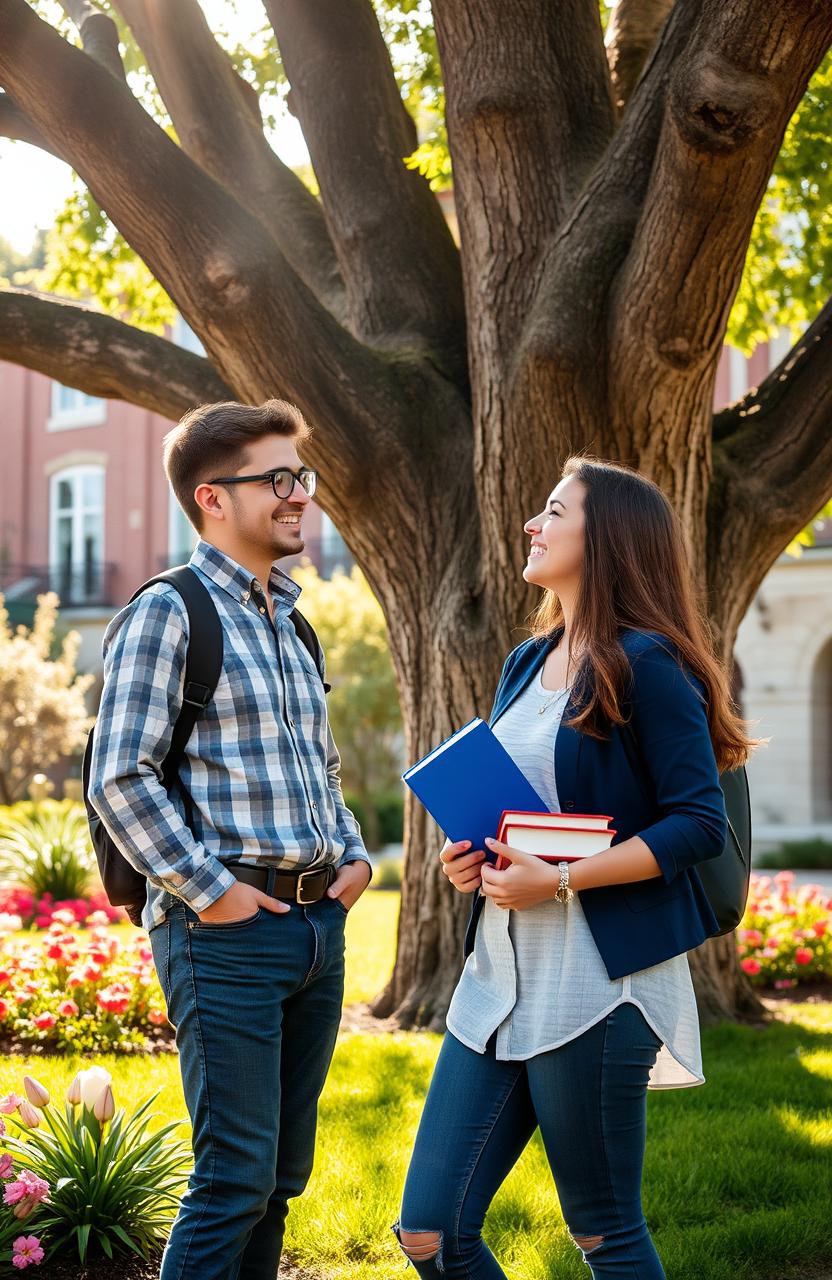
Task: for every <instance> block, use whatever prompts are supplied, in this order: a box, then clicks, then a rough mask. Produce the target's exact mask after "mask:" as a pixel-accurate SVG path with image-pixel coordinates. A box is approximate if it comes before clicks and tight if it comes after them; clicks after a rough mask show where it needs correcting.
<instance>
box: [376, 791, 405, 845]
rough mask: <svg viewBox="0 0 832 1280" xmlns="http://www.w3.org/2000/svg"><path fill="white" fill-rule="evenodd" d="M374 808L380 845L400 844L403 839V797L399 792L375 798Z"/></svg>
mask: <svg viewBox="0 0 832 1280" xmlns="http://www.w3.org/2000/svg"><path fill="white" fill-rule="evenodd" d="M375 806H376V813H377V814H378V834H379V839H380V840H381V843H382V844H383V845H384V844H401V842H402V840H403V839H404V796H403V795H402V794H401V792H400V791H391V792H388V793H386V794H384V795H380V796H376V797H375Z"/></svg>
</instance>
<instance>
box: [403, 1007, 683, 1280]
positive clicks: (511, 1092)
mask: <svg viewBox="0 0 832 1280" xmlns="http://www.w3.org/2000/svg"><path fill="white" fill-rule="evenodd" d="M659 1047H660V1041H659V1039H658V1037H657V1036H656V1035H655V1034H654V1033H653V1031H652V1030H651V1029H650V1027H649V1026H648V1025H647V1023H646V1021H645V1020H644V1017H643V1016H642V1014H641V1012H640V1011H639V1010H638V1009H637V1008H636V1006H635V1005H632V1004H623V1005H619V1006H618V1007H617V1008H615V1009H613V1011H612V1012H611V1013H610V1014H608V1015H607V1017H606V1018H605V1019H603V1020H602V1021H601V1022H598V1023H596V1024H595V1026H593V1027H590V1028H589V1030H587V1031H586V1032H584V1034H583V1035H581V1036H579V1037H577V1038H576V1039H575V1040H571V1041H569V1042H568V1043H567V1044H565V1045H562V1046H561V1047H560V1048H559V1049H554V1050H551V1051H550V1052H548V1053H542V1054H538V1055H537V1056H536V1057H534V1058H529V1059H528V1060H526V1061H521V1062H506V1061H498V1060H497V1059H496V1058H495V1056H494V1043H493V1038H492V1041H491V1042H489V1045H488V1047H487V1049H486V1052H485V1053H484V1054H480V1053H475V1052H474V1051H473V1050H471V1049H468V1048H466V1046H465V1045H463V1044H461V1043H460V1042H459V1041H458V1040H456V1039H455V1038H454V1037H453V1036H452V1035H450V1034H448V1035H446V1037H445V1040H444V1042H443V1045H442V1049H441V1052H440V1054H439V1059H438V1061H437V1064H436V1069H435V1071H434V1075H433V1080H432V1082H431V1086H430V1090H429V1091H428V1096H427V1100H426V1102H425V1108H424V1111H423V1114H422V1119H421V1123H420V1126H419V1132H418V1134H417V1137H416V1144H415V1146H414V1150H413V1156H412V1159H411V1163H410V1168H409V1171H408V1175H407V1180H406V1183H405V1188H404V1194H403V1198H402V1207H401V1214H400V1217H399V1220H398V1221H397V1222H396V1223H395V1224H394V1226H393V1231H394V1232H395V1234H396V1237H397V1239H398V1240H399V1243H400V1245H401V1247H402V1251H403V1253H404V1255H405V1257H406V1258H407V1259H408V1260H409V1262H410V1263H411V1264H412V1266H413V1268H414V1269H415V1271H416V1272H417V1274H418V1275H419V1276H420V1277H423V1278H424V1280H432V1278H434V1277H439V1276H443V1277H446V1280H506V1277H505V1272H504V1271H503V1269H502V1267H501V1266H500V1264H499V1262H498V1261H497V1259H496V1258H495V1256H494V1254H493V1253H492V1251H491V1250H490V1249H489V1247H488V1245H487V1244H486V1243H485V1241H484V1239H483V1235H482V1230H483V1224H484V1221H485V1215H486V1211H487V1209H488V1206H489V1205H490V1203H491V1201H492V1199H493V1198H494V1195H495V1193H496V1191H497V1190H498V1188H499V1187H500V1185H501V1184H502V1182H503V1181H504V1179H505V1178H506V1177H507V1175H508V1174H509V1173H510V1171H511V1169H512V1168H513V1167H514V1165H515V1164H516V1163H517V1160H518V1159H519V1157H520V1155H521V1153H522V1151H523V1149H524V1148H525V1146H526V1145H527V1143H528V1142H529V1140H530V1138H531V1137H532V1135H533V1133H534V1131H535V1129H537V1128H538V1126H539V1128H540V1131H541V1136H542V1139H543V1144H544V1148H545V1151H546V1155H547V1158H548V1160H549V1165H550V1167H551V1170H552V1175H553V1177H554V1181H555V1185H556V1188H557V1194H558V1198H559V1199H560V1205H561V1212H562V1214H563V1217H564V1219H565V1221H566V1225H567V1227H568V1229H569V1232H570V1234H571V1236H572V1239H573V1240H574V1242H575V1244H576V1246H577V1247H578V1248H579V1249H580V1250H581V1252H582V1254H583V1257H584V1259H585V1261H586V1262H587V1264H588V1267H589V1270H590V1272H591V1274H592V1276H593V1280H664V1271H663V1270H662V1265H661V1263H660V1261H659V1258H658V1255H657V1253H656V1250H655V1248H654V1246H653V1242H652V1240H651V1238H650V1233H649V1231H648V1229H647V1224H646V1222H645V1220H644V1213H643V1211H642V1207H641V1175H642V1165H643V1160H644V1145H645V1133H646V1105H645V1104H646V1091H647V1081H648V1078H649V1074H650V1069H651V1067H652V1066H653V1063H654V1062H655V1059H656V1054H657V1053H658V1050H659ZM552 1210H553V1217H554V1213H555V1195H554V1191H553V1192H552Z"/></svg>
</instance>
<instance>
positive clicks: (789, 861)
mask: <svg viewBox="0 0 832 1280" xmlns="http://www.w3.org/2000/svg"><path fill="white" fill-rule="evenodd" d="M755 861H756V863H757V866H758V867H761V868H767V869H768V868H771V869H776V868H778V867H782V868H784V869H785V870H787V871H788V870H789V869H791V868H792V867H799V868H801V869H805V870H807V871H824V870H826V869H828V868H832V841H829V840H824V839H823V838H822V837H820V836H815V837H813V838H812V839H810V840H784V842H783V843H782V844H781V845H780V847H779V849H772V850H771V851H770V852H769V853H762V854H760V856H759V857H758V858H757V859H755Z"/></svg>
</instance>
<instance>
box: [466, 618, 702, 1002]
mask: <svg viewBox="0 0 832 1280" xmlns="http://www.w3.org/2000/svg"><path fill="white" fill-rule="evenodd" d="M556 639H557V637H552V638H549V639H543V640H527V641H526V642H525V643H524V644H521V645H520V646H519V647H518V648H516V649H515V650H513V652H512V653H510V654H509V656H508V658H507V659H506V663H505V666H504V667H503V673H502V675H501V677H500V683H499V685H498V686H497V692H496V695H495V699H494V707H493V709H492V712H491V717H490V720H489V723H490V724H491V725H494V724H495V723H496V722H497V721H498V720H499V718H500V716H501V715H502V714H503V713H504V712H505V711H506V710H507V708H508V707H510V706H511V704H512V702H514V700H515V699H516V698H517V697H518V695H519V694H520V693H522V691H523V690H524V689H525V688H526V686H527V685H528V683H529V681H530V680H531V679H532V677H533V676H534V675H535V674H536V672H537V671H539V670H540V668H541V667H542V666H543V663H544V661H545V659H546V655H547V654H548V653H549V651H550V649H551V648H552V647H553V645H554V643H555V640H556ZM621 644H622V647H623V649H624V652H625V653H626V655H627V657H628V659H629V661H630V665H631V667H632V672H633V680H632V688H631V691H630V695H629V698H628V700H627V701H626V702H625V703H624V705H623V706H622V710H623V711H624V713H625V715H630V728H628V727H626V726H623V725H622V726H613V727H612V729H611V730H610V736H609V739H608V740H607V741H599V740H598V739H597V738H591V737H589V736H588V735H586V734H583V733H580V732H579V731H578V730H577V729H572V728H569V727H568V726H567V725H565V724H562V725H561V727H560V729H559V730H558V733H557V737H556V738H555V781H556V784H557V792H558V799H559V801H560V805H561V809H562V811H563V812H569V811H570V810H573V811H574V812H575V813H608V814H611V815H612V823H611V826H612V827H614V828H615V831H616V835H615V837H614V839H613V845H616V844H620V843H621V841H622V840H628V839H629V838H630V837H631V836H640V837H641V839H642V840H643V841H644V842H645V844H646V845H647V846H648V847H649V849H650V851H651V852H652V854H653V856H654V857H655V859H656V861H657V862H658V864H659V866H660V867H661V871H662V874H661V876H660V877H655V878H653V879H651V880H640V881H637V882H636V883H634V884H616V885H604V886H603V887H602V888H598V889H584V890H582V891H581V894H580V899H581V906H582V907H583V910H584V915H585V916H586V920H587V924H588V925H589V928H590V930H591V932H592V936H593V938H594V939H595V943H596V945H597V947H598V950H599V952H600V954H601V958H602V959H603V961H604V964H605V966H606V969H607V973H608V974H609V976H610V978H621V977H623V976H624V975H625V974H628V973H637V972H638V971H639V970H640V969H647V968H649V967H650V966H651V965H654V964H659V963H660V962H661V961H662V960H668V959H669V958H670V957H671V956H677V955H681V953H682V952H684V951H690V950H691V949H692V948H693V947H698V946H699V945H700V943H702V942H704V941H705V939H706V938H709V937H711V936H712V935H713V934H715V933H716V932H717V931H718V924H717V920H716V916H715V915H714V913H713V910H712V908H711V905H710V903H709V901H708V899H707V897H706V896H705V892H704V890H703V888H702V884H701V882H700V879H699V875H698V874H697V871H696V864H697V863H698V862H703V861H704V860H705V859H707V858H715V857H716V856H717V855H718V854H720V853H721V852H722V849H723V847H724V845H725V838H726V834H727V823H726V817H725V802H724V799H723V794H722V788H721V787H720V785H719V774H718V771H717V767H716V760H715V759H714V752H713V746H712V744H711V738H710V734H709V732H708V721H707V715H706V710H705V698H704V689H703V686H702V684H701V683H700V682H699V681H698V680H697V679H696V677H695V676H694V675H693V673H692V672H691V671H690V670H689V669H688V668H687V667H684V666H682V665H681V664H680V662H679V659H678V657H677V656H676V655H675V651H674V648H673V646H672V644H671V642H670V641H669V640H667V639H666V638H665V637H663V636H660V635H656V634H653V633H647V632H641V631H625V632H623V633H622V636H621ZM574 711H575V706H574V704H573V702H572V700H571V699H570V702H569V703H568V704H567V707H566V711H565V712H564V717H563V718H564V720H567V719H568V718H569V716H570V715H572V714H573V712H574ZM636 744H637V746H636ZM483 902H484V899H483V897H482V896H481V895H480V894H477V895H476V897H475V900H474V903H473V906H472V909H471V917H470V919H469V921H468V928H467V930H466V934H465V955H466V956H467V955H468V954H469V953H470V952H471V951H472V950H473V947H474V935H475V933H476V929H477V923H478V921H479V917H480V913H481V911H482V907H483Z"/></svg>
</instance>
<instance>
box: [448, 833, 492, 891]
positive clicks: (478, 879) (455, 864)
mask: <svg viewBox="0 0 832 1280" xmlns="http://www.w3.org/2000/svg"><path fill="white" fill-rule="evenodd" d="M470 848H471V841H470V840H457V841H456V843H455V844H452V843H451V842H450V841H449V840H448V841H446V842H445V844H444V846H443V847H442V849H441V850H440V853H439V861H440V862H441V863H442V871H443V873H444V874H445V875H446V876H447V877H448V879H449V880H450V882H451V884H452V885H453V886H454V888H455V889H456V890H458V892H459V893H473V892H474V890H475V889H479V887H480V884H481V883H482V874H481V873H482V864H483V861H484V860H485V854H484V853H483V851H482V849H475V850H474V852H473V853H469V852H468V850H469V849H470Z"/></svg>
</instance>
